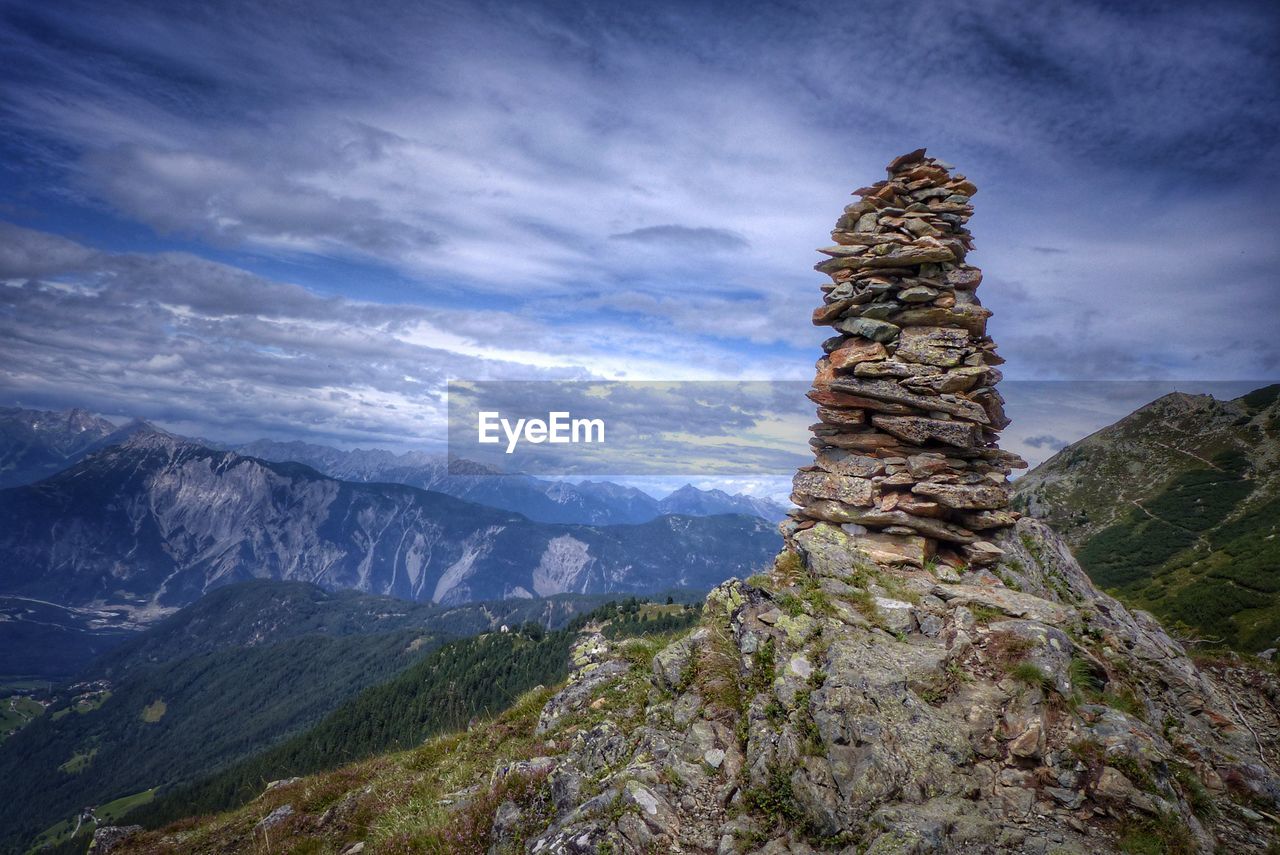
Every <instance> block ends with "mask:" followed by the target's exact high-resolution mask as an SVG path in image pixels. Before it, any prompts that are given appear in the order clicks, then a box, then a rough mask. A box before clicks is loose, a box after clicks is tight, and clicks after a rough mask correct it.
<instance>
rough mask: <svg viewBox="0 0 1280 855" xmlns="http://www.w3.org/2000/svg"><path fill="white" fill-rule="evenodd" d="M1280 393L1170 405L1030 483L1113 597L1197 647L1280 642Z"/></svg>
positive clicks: (1022, 499)
mask: <svg viewBox="0 0 1280 855" xmlns="http://www.w3.org/2000/svg"><path fill="white" fill-rule="evenodd" d="M1278 397H1280V387H1276V386H1270V387H1266V388H1264V389H1259V390H1257V391H1255V392H1252V393H1250V394H1249V395H1245V396H1243V397H1242V398H1238V399H1236V400H1234V401H1227V402H1220V401H1215V400H1214V399H1212V398H1209V397H1207V396H1186V395H1170V396H1166V397H1165V398H1161V399H1160V400H1158V401H1155V402H1153V403H1152V404H1150V405H1148V406H1146V407H1144V408H1142V409H1141V410H1138V411H1137V412H1135V413H1133V414H1131V415H1130V416H1127V417H1126V418H1124V419H1122V420H1121V421H1120V422H1117V423H1116V424H1115V425H1112V426H1111V427H1108V428H1105V429H1104V430H1102V431H1099V432H1098V433H1096V434H1094V435H1093V436H1090V437H1087V438H1086V439H1084V440H1081V441H1080V442H1078V443H1076V444H1074V445H1072V446H1069V447H1067V448H1066V449H1063V451H1061V452H1059V453H1058V454H1057V455H1055V456H1054V457H1052V458H1050V459H1049V460H1048V461H1046V462H1045V463H1044V464H1042V465H1041V466H1039V467H1037V468H1036V470H1034V471H1033V472H1031V473H1028V475H1027V476H1026V477H1025V478H1024V479H1021V480H1020V481H1019V482H1018V485H1017V492H1018V500H1017V501H1018V504H1019V506H1020V507H1022V508H1023V509H1028V510H1030V511H1031V512H1032V513H1034V514H1036V515H1037V516H1042V517H1045V518H1046V519H1048V520H1049V521H1050V523H1052V524H1053V525H1054V526H1055V527H1056V528H1058V530H1059V531H1060V532H1062V533H1063V535H1064V536H1065V537H1066V538H1067V539H1068V540H1069V541H1070V542H1071V543H1072V545H1073V546H1074V547H1075V549H1076V551H1077V555H1078V556H1079V558H1080V561H1081V563H1082V564H1083V565H1084V567H1085V569H1086V570H1088V571H1089V573H1090V575H1091V576H1093V578H1094V580H1095V581H1096V582H1098V583H1099V584H1100V585H1102V586H1104V587H1106V588H1108V589H1110V590H1112V591H1113V592H1114V593H1116V594H1118V595H1119V596H1121V597H1122V598H1124V599H1126V600H1127V601H1129V602H1130V603H1132V604H1134V605H1137V606H1139V607H1142V608H1146V609H1149V610H1151V611H1152V612H1154V613H1155V614H1157V615H1158V616H1159V617H1161V618H1162V619H1163V620H1164V621H1165V622H1166V623H1168V624H1171V625H1174V626H1175V627H1180V628H1181V629H1182V631H1183V632H1184V633H1185V634H1187V635H1191V636H1197V637H1202V638H1211V639H1220V640H1222V641H1225V642H1226V643H1228V644H1230V645H1232V646H1235V647H1238V648H1240V649H1243V650H1247V651H1256V650H1261V649H1263V648H1264V647H1270V646H1273V645H1274V643H1275V639H1276V638H1277V637H1280V537H1278V535H1280V401H1278Z"/></svg>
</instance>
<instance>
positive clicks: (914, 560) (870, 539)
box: [850, 531, 933, 567]
mask: <svg viewBox="0 0 1280 855" xmlns="http://www.w3.org/2000/svg"><path fill="white" fill-rule="evenodd" d="M850 541H851V544H852V547H853V548H854V549H856V550H857V551H859V552H862V553H863V554H865V555H866V556H867V557H869V558H870V559H871V560H872V561H874V562H876V563H877V564H911V565H914V566H916V567H923V566H924V564H925V562H926V561H928V560H929V558H930V557H932V555H933V550H932V549H931V548H930V544H929V541H928V539H927V538H923V537H908V536H905V535H901V534H879V533H877V532H873V531H869V532H867V533H865V534H856V535H851V536H850Z"/></svg>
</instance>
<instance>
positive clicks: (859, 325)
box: [835, 318, 899, 342]
mask: <svg viewBox="0 0 1280 855" xmlns="http://www.w3.org/2000/svg"><path fill="white" fill-rule="evenodd" d="M835 328H836V329H838V330H840V332H844V333H848V334H849V335H859V336H862V337H863V338H867V339H871V340H872V341H879V342H886V341H893V340H894V339H896V338H897V337H898V332H899V328H898V326H896V325H895V324H891V323H889V322H888V321H877V320H875V319H874V318H841V319H840V320H838V321H836V323H835Z"/></svg>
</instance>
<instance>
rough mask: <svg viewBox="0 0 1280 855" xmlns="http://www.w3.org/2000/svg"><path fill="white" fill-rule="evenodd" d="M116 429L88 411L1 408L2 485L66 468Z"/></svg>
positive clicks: (0, 450) (9, 484)
mask: <svg viewBox="0 0 1280 855" xmlns="http://www.w3.org/2000/svg"><path fill="white" fill-rule="evenodd" d="M115 430H116V426H115V425H113V424H112V423H111V422H109V421H107V420H106V419H100V418H98V417H96V416H94V415H92V414H90V413H89V412H87V411H86V410H81V409H75V410H67V411H66V412H61V413H56V412H49V411H45V410H26V409H22V408H20V407H0V488H3V487H13V486H17V485H19V484H29V483H31V482H32V481H38V480H40V479H41V478H47V477H49V476H50V475H53V474H54V473H56V472H58V471H59V470H61V469H65V468H66V467H67V466H70V465H71V464H72V463H74V462H75V461H76V460H78V459H80V457H82V456H83V455H84V454H86V453H88V452H89V451H91V450H92V449H94V448H96V447H98V446H99V444H100V443H101V441H102V440H104V439H106V438H107V437H108V436H110V435H111V434H112V433H113V432H114V431H115Z"/></svg>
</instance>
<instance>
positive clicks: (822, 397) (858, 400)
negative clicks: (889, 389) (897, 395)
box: [807, 369, 915, 415]
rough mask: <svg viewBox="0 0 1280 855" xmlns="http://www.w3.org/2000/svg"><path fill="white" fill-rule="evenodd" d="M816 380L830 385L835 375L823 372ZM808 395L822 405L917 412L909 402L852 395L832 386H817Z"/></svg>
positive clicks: (824, 384)
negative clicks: (898, 402) (894, 401)
mask: <svg viewBox="0 0 1280 855" xmlns="http://www.w3.org/2000/svg"><path fill="white" fill-rule="evenodd" d="M821 371H822V370H821V369H819V376H818V379H816V380H815V381H814V382H815V384H817V383H818V382H821V383H822V385H823V386H828V387H829V386H830V385H831V384H832V383H833V382H834V381H835V378H834V377H827V376H824V375H823V374H822V373H821ZM807 397H808V398H809V400H810V401H813V402H814V403H815V404H817V405H818V406H820V407H844V408H846V409H851V410H874V411H876V412H880V413H891V414H896V415H905V414H909V413H913V412H915V410H914V409H912V408H911V407H910V406H909V405H907V404H896V403H893V402H892V401H882V400H880V399H879V398H867V397H863V396H861V395H850V394H849V393H848V392H837V391H833V390H831V389H830V388H815V389H812V390H810V391H809V392H808V395H807Z"/></svg>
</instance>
